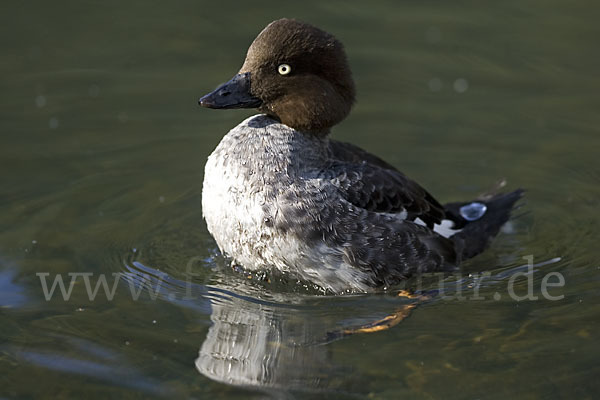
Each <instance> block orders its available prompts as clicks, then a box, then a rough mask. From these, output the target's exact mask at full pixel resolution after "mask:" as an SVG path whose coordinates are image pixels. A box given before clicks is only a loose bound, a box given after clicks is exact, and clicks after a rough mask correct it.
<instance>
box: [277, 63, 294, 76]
mask: <svg viewBox="0 0 600 400" xmlns="http://www.w3.org/2000/svg"><path fill="white" fill-rule="evenodd" d="M277 72H279V75H287V74H289V73H290V72H292V67H290V66H289V65H288V64H281V65H279V67H277Z"/></svg>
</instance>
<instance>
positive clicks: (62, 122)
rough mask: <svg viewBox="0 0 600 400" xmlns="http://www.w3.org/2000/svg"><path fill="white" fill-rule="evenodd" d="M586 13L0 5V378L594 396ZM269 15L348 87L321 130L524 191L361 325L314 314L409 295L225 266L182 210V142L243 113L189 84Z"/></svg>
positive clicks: (137, 391)
mask: <svg viewBox="0 0 600 400" xmlns="http://www.w3.org/2000/svg"><path fill="white" fill-rule="evenodd" d="M599 12H600V6H599V5H598V4H597V3H594V2H587V1H584V2H578V3H572V2H571V3H569V2H558V1H550V2H548V1H543V2H542V1H538V0H526V1H505V2H498V3H494V4H492V3H487V4H485V5H484V4H482V3H481V2H472V1H459V2H451V3H450V2H442V1H431V2H416V3H412V2H392V1H389V2H383V1H382V2H375V3H369V4H367V3H364V2H341V1H333V2H316V1H304V2H302V4H299V5H293V4H291V3H290V4H281V3H277V2H266V1H256V2H253V3H243V4H242V3H240V4H238V5H232V4H228V3H218V2H217V3H215V2H207V1H182V2H177V3H176V4H168V3H159V2H141V1H132V2H115V1H103V2H96V1H81V2H60V1H59V2H42V1H33V2H27V3H19V2H7V3H6V4H4V7H3V12H2V13H1V15H2V16H1V17H0V19H1V22H2V23H1V26H2V35H1V36H0V43H2V49H3V52H2V56H0V73H1V75H2V77H3V79H2V80H1V81H0V90H1V93H2V96H1V97H0V102H1V103H0V105H1V107H0V114H1V118H0V132H1V138H2V146H0V171H2V172H1V173H2V185H1V187H0V301H1V304H0V305H1V307H2V308H1V311H0V388H1V389H0V397H2V398H82V397H85V398H107V397H108V396H111V397H115V398H148V397H159V398H160V397H163V398H222V399H228V398H249V399H250V398H265V397H267V398H269V397H270V398H301V399H302V398H320V397H323V396H327V397H328V398H374V399H387V398H412V399H414V398H416V399H433V398H444V399H464V398H479V399H505V398H519V399H538V398H544V399H562V398H569V399H570V398H581V399H585V398H589V399H592V398H596V397H598V396H599V395H600V385H599V383H598V380H597V376H599V375H600V366H599V364H598V358H599V357H600V348H599V346H598V344H597V343H598V331H599V329H598V328H599V326H598V321H600V318H599V317H600V306H599V304H600V302H599V297H600V296H599V289H598V287H599V284H600V279H599V278H600V251H599V250H598V239H599V232H600V229H599V218H598V206H599V195H600V190H599V184H600V164H599V162H598V151H599V149H600V132H599V131H598V126H600V114H599V113H598V109H600V97H599V96H598V93H600V77H599V75H598V71H599V70H600V53H599V52H598V51H597V47H598V44H597V42H598V37H600V28H599V27H598V24H597V20H598V18H597V16H598V13H599ZM282 16H289V17H296V18H299V19H303V20H306V21H309V22H312V23H314V24H316V25H318V26H320V27H322V28H324V29H326V30H328V31H330V32H332V33H334V34H336V35H337V36H338V37H339V38H340V39H341V40H342V41H343V42H344V43H345V46H346V49H347V52H348V57H349V60H350V63H351V65H352V67H353V70H354V76H355V80H356V83H357V89H358V102H357V104H356V106H355V108H354V110H353V112H352V114H351V116H350V117H349V118H348V119H347V120H346V121H344V122H343V123H341V124H340V125H339V126H338V127H336V128H335V129H334V135H335V137H336V138H337V139H341V140H347V141H352V142H353V143H355V144H358V145H360V146H362V147H364V148H366V149H368V150H369V151H371V152H374V153H376V154H378V155H379V156H381V157H382V158H384V159H386V160H388V161H389V162H391V163H392V164H393V165H395V166H397V167H398V168H400V169H401V170H403V171H404V172H405V173H406V174H407V175H409V176H411V177H412V178H414V179H416V180H417V181H419V182H420V183H421V184H422V185H423V186H425V187H426V188H428V189H429V191H430V192H432V193H433V194H434V195H435V196H436V197H437V198H439V199H440V200H441V201H444V202H446V201H456V200H464V199H470V198H473V197H475V196H476V195H477V194H479V193H480V192H483V191H485V190H486V189H488V188H489V187H491V186H493V184H494V183H495V182H496V181H497V180H499V179H506V180H507V182H508V187H509V188H516V187H524V188H526V189H527V195H526V204H525V206H524V207H523V208H522V209H521V211H523V212H526V213H525V215H523V216H521V217H520V218H518V219H517V220H515V221H514V223H513V224H512V225H511V226H510V227H509V228H510V229H506V230H505V231H504V232H503V233H501V234H500V236H499V237H498V238H497V240H495V242H494V244H493V246H492V247H491V249H490V250H489V251H487V252H486V253H485V254H483V255H481V256H479V257H477V258H475V259H473V260H471V261H469V262H468V263H465V265H464V266H463V268H462V269H461V271H459V272H458V273H457V274H455V275H452V276H448V277H445V280H444V281H443V282H440V281H439V280H436V279H432V280H431V281H428V282H424V284H423V289H424V290H429V291H436V290H440V289H441V288H443V289H446V291H447V294H449V295H452V296H453V297H452V298H451V299H447V298H442V296H440V295H438V296H435V297H434V298H433V299H432V300H431V301H428V302H426V303H424V304H422V305H421V306H419V307H417V308H416V309H415V310H414V311H413V313H412V314H411V316H410V318H408V319H407V320H405V321H403V322H402V323H401V324H399V325H397V326H395V327H394V328H392V329H389V330H387V331H384V332H380V333H374V334H361V335H353V336H350V337H344V338H341V339H340V338H339V337H337V336H335V335H333V336H332V334H331V333H332V332H334V333H335V332H339V330H341V329H344V328H348V327H354V326H358V325H360V324H363V323H366V322H370V321H373V320H375V319H377V318H382V317H384V316H386V315H388V314H390V313H391V312H394V311H395V310H398V309H399V308H401V307H402V306H404V305H406V304H407V302H409V301H408V300H406V299H401V298H397V297H395V296H394V295H393V293H382V294H372V295H356V296H343V297H331V296H321V295H320V294H319V293H318V291H316V290H314V289H313V288H306V287H303V286H302V285H298V284H296V283H295V282H293V281H289V280H285V279H283V280H282V279H279V278H277V279H275V278H273V279H272V280H271V282H270V283H269V282H265V281H263V280H262V279H261V277H259V276H253V277H250V278H251V279H249V277H247V276H246V275H244V274H243V273H241V272H236V271H233V270H231V268H230V267H229V265H228V262H227V260H225V259H223V257H222V256H221V255H219V253H218V251H217V249H216V245H215V243H214V241H213V240H212V238H211V237H210V235H209V234H208V232H207V230H206V227H205V225H204V222H203V220H202V216H201V214H202V211H201V208H200V194H201V182H202V171H203V165H204V162H205V159H206V157H207V156H208V154H210V152H211V151H212V149H213V148H214V147H215V146H216V144H217V143H218V141H219V140H220V138H221V137H222V136H223V134H224V133H225V132H227V131H228V130H229V129H230V128H232V127H233V126H235V125H236V124H237V123H239V122H240V121H242V120H243V119H244V118H245V117H246V116H247V115H249V113H248V112H246V111H230V112H217V111H213V110H204V109H199V108H198V106H197V104H196V100H197V98H198V96H200V95H202V94H204V93H206V92H207V91H209V90H212V89H213V88H214V87H216V86H217V84H219V83H220V82H223V81H225V80H227V79H229V77H230V76H231V75H233V74H234V73H235V72H236V71H237V69H238V68H239V66H240V65H241V63H242V61H243V57H244V54H245V50H246V48H247V46H248V45H249V43H250V42H251V40H252V39H253V38H254V36H255V35H256V34H257V33H258V32H259V31H260V29H262V27H263V26H264V25H265V24H266V23H268V22H269V21H271V20H273V19H275V18H279V17H282ZM529 256H531V257H532V260H533V264H534V265H535V266H534V267H533V272H532V275H531V276H532V279H531V281H530V282H532V285H533V286H532V287H533V289H534V292H533V295H534V296H537V297H538V299H537V300H523V301H519V302H517V301H515V300H514V299H512V298H511V297H510V296H509V292H508V286H509V282H510V279H511V277H512V276H514V274H515V273H518V272H527V271H528V267H527V263H528V261H527V259H524V258H523V257H529ZM482 272H489V276H486V277H485V278H484V279H483V280H482V281H481V282H479V281H478V279H477V278H478V276H479V274H480V273H482ZM550 272H557V273H560V274H561V275H562V276H563V277H564V280H565V284H564V286H563V287H556V288H552V289H550V291H549V293H550V295H552V296H557V297H560V296H563V297H562V299H560V300H555V301H551V300H548V299H546V298H544V296H542V293H541V285H542V282H543V279H544V277H545V276H546V275H547V274H548V273H550ZM69 273H70V274H71V275H68V274H69ZM73 274H79V275H73ZM113 274H118V275H117V278H116V279H117V281H116V286H115V291H114V295H113V296H112V298H111V299H109V298H107V296H106V295H105V294H104V292H103V291H100V293H99V294H97V296H96V297H95V299H94V300H93V301H90V299H89V296H88V293H87V292H88V290H86V281H85V279H86V278H87V279H88V283H89V285H90V288H92V289H93V288H94V287H95V284H96V282H97V279H98V277H99V276H105V277H106V278H107V284H108V286H109V287H110V288H112V287H113V286H112V285H113V282H114V280H113V279H115V278H114V275H113ZM469 274H471V275H470V276H469ZM58 275H60V276H62V277H63V278H64V280H65V282H66V284H67V286H68V282H69V281H70V279H71V278H72V277H73V278H74V282H75V284H74V285H73V289H72V292H71V294H70V297H69V300H68V301H65V300H63V298H62V296H61V295H60V289H59V288H56V291H55V293H54V295H53V296H51V298H50V299H49V300H47V299H46V297H45V294H44V291H43V288H42V281H43V280H44V279H45V281H46V283H47V285H48V287H49V288H50V287H51V284H52V282H53V280H54V278H55V277H56V276H58ZM479 283H480V284H479ZM442 286H443V287H442ZM477 287H478V288H479V289H478V296H477V293H476V292H475V290H476V288H477ZM527 288H528V281H527V280H526V279H525V278H524V277H521V278H519V279H518V280H517V281H516V284H515V292H516V293H517V294H519V295H523V294H524V293H526V291H527ZM457 291H460V293H457ZM458 295H461V296H462V297H466V299H464V300H460V298H459V296H458ZM136 297H137V300H134V298H136ZM473 297H478V298H481V299H479V300H473V299H472V298H473ZM332 338H333V339H338V340H332Z"/></svg>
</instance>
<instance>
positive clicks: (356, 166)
mask: <svg viewBox="0 0 600 400" xmlns="http://www.w3.org/2000/svg"><path fill="white" fill-rule="evenodd" d="M330 149H331V153H332V155H333V157H334V159H335V160H336V161H334V162H333V163H332V164H331V165H330V166H329V168H328V171H327V175H328V176H329V177H330V178H331V181H332V183H333V184H334V185H335V186H337V187H338V189H339V190H340V192H341V193H342V195H343V196H344V198H345V199H346V200H348V201H349V202H350V203H352V204H354V205H355V206H357V207H361V208H364V209H366V210H369V211H374V212H382V213H398V214H399V213H403V212H406V213H407V216H406V219H407V220H409V221H414V220H415V219H416V218H419V219H421V220H422V221H423V222H425V223H426V224H427V226H429V227H433V224H437V223H440V222H441V220H442V219H443V218H444V216H445V213H444V208H443V207H442V206H441V205H440V203H438V202H437V200H435V198H434V197H433V196H431V195H430V194H429V193H428V192H427V191H426V190H425V189H423V188H422V187H421V186H419V185H418V184H417V183H416V182H414V181H411V180H410V179H408V178H407V177H406V176H404V175H403V174H402V173H401V172H399V171H398V170H396V169H395V168H394V167H393V166H391V165H390V164H388V163H386V162H385V161H383V160H381V159H380V158H378V157H376V156H374V155H372V154H369V153H368V152H366V151H364V150H362V149H360V148H358V147H356V146H353V145H350V144H348V143H342V142H337V141H331V142H330Z"/></svg>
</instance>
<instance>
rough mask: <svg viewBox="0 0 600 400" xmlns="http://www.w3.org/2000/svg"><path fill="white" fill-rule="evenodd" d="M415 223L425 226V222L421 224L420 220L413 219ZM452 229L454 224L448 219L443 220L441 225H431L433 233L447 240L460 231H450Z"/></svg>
mask: <svg viewBox="0 0 600 400" xmlns="http://www.w3.org/2000/svg"><path fill="white" fill-rule="evenodd" d="M415 223H417V224H419V225H423V226H427V224H426V223H425V222H423V221H422V220H421V219H420V218H417V219H415ZM453 227H454V222H453V221H451V220H449V219H443V220H442V223H441V224H435V225H433V231H434V232H435V233H437V234H438V235H441V236H443V237H445V238H449V237H450V236H452V235H455V234H457V233H458V232H460V231H461V230H462V229H452V228H453Z"/></svg>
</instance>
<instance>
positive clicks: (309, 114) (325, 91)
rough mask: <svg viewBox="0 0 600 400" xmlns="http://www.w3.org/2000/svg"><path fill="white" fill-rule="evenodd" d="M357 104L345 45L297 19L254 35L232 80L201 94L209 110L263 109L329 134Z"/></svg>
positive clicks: (282, 21) (304, 127)
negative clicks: (240, 66) (254, 37)
mask: <svg viewBox="0 0 600 400" xmlns="http://www.w3.org/2000/svg"><path fill="white" fill-rule="evenodd" d="M353 102H354V82H353V81H352V75H351V72H350V67H349V66H348V61H347V60H346V54H345V53H344V48H343V46H342V44H341V43H340V42H339V41H338V40H337V39H336V38H335V37H334V36H333V35H331V34H329V33H327V32H325V31H322V30H321V29H318V28H316V27H314V26H312V25H309V24H306V23H302V22H298V21H295V20H292V19H280V20H277V21H274V22H271V23H270V24H269V25H267V27H266V28H265V29H264V30H263V31H262V32H261V33H260V34H259V35H258V36H257V37H256V39H254V42H252V45H250V48H249V49H248V54H247V55H246V60H245V61H244V65H243V66H242V68H241V69H240V71H239V73H238V74H237V75H235V76H234V77H233V78H232V79H231V80H230V81H229V82H227V83H225V84H223V85H221V86H220V87H218V88H217V89H216V90H214V91H213V92H211V93H209V94H207V95H206V96H204V97H202V98H200V100H199V103H200V105H201V106H203V107H208V108H258V110H259V111H261V112H264V113H266V114H269V115H271V116H273V117H275V118H277V119H278V120H280V121H281V122H282V123H284V124H286V125H288V126H289V127H292V128H294V129H297V130H299V131H302V132H310V133H315V134H326V133H327V132H329V129H330V128H331V127H332V126H333V125H335V124H337V123H338V122H340V121H341V120H343V119H344V118H345V117H346V116H347V115H348V113H349V112H350V108H351V107H352V104H353Z"/></svg>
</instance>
